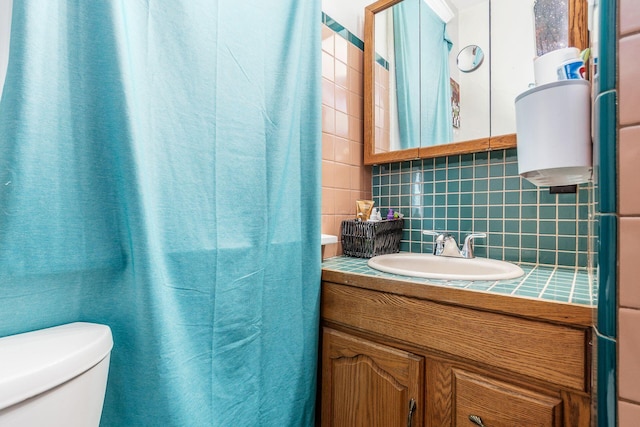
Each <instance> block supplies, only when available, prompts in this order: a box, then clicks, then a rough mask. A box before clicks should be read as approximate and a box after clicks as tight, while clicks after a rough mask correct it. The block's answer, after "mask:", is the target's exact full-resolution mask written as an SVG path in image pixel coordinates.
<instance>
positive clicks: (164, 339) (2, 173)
mask: <svg viewBox="0 0 640 427" xmlns="http://www.w3.org/2000/svg"><path fill="white" fill-rule="evenodd" d="M319 53H320V1H319V0H312V1H305V2H299V1H296V0H270V1H254V0H249V1H247V2H235V1H231V0H217V1H214V0H210V1H207V0H181V1H177V0H174V1H150V0H146V1H129V0H126V1H124V0H96V1H84V0H30V1H16V2H14V6H13V24H12V36H11V52H10V59H9V68H8V74H7V80H6V83H5V88H4V93H3V96H2V100H1V102H0V179H1V181H0V182H1V184H2V185H1V186H0V336H4V335H8V334H13V333H20V332H24V331H28V330H33V329H39V328H44V327H48V326H53V325H58V324H62V323H67V322H73V321H89V322H98V323H104V324H107V325H109V326H110V327H111V328H112V331H113V335H114V341H115V345H114V348H113V352H112V358H111V369H110V373H109V383H108V387H107V396H106V399H105V407H104V412H103V419H102V425H104V426H110V427H111V426H136V427H138V426H225V427H226V426H278V427H280V426H304V425H308V426H311V425H313V417H314V414H313V411H314V401H315V386H316V384H315V382H316V359H317V356H316V355H317V338H318V332H317V325H318V315H319V307H318V306H319V286H320V241H319V239H320V217H319V212H320V196H319V194H320V168H319V165H320V148H321V146H320V140H321V138H320V136H321V129H320V96H319V91H320V90H319V88H320V87H319V85H320V64H319Z"/></svg>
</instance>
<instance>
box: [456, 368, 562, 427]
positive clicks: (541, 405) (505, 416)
mask: <svg viewBox="0 0 640 427" xmlns="http://www.w3.org/2000/svg"><path fill="white" fill-rule="evenodd" d="M453 378H454V398H453V401H454V404H455V409H454V414H455V425H456V426H465V427H473V426H481V425H485V426H487V427H513V426H527V427H533V426H539V427H547V426H549V427H556V426H561V425H562V400H561V399H560V398H559V397H553V396H547V395H544V394H540V393H537V392H533V391H530V390H526V389H523V388H521V387H518V386H515V385H512V384H508V383H504V382H502V381H497V380H495V379H491V378H488V377H484V376H480V375H477V374H470V373H468V372H464V371H461V370H457V369H454V370H453Z"/></svg>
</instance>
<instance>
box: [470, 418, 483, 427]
mask: <svg viewBox="0 0 640 427" xmlns="http://www.w3.org/2000/svg"><path fill="white" fill-rule="evenodd" d="M469 421H471V422H472V423H474V424H476V425H478V426H480V427H486V426H485V425H484V424H483V423H482V418H480V417H479V416H477V415H469Z"/></svg>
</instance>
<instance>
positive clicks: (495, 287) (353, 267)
mask: <svg viewBox="0 0 640 427" xmlns="http://www.w3.org/2000/svg"><path fill="white" fill-rule="evenodd" d="M367 261H368V259H366V258H353V257H348V256H336V257H333V258H328V259H325V260H324V261H323V262H322V270H323V274H322V278H323V280H326V281H333V282H341V283H343V284H347V285H352V286H358V287H366V288H371V289H374V290H381V291H386V292H392V293H398V294H403V295H407V296H415V297H420V298H427V299H434V300H439V301H441V302H445V303H462V304H465V305H469V306H475V307H478V308H485V309H490V310H494V309H495V310H497V311H508V312H512V313H513V314H520V315H523V316H533V317H540V318H546V319H548V320H552V321H556V320H557V321H561V322H565V321H568V320H569V319H571V318H572V317H574V318H575V319H574V320H575V321H576V322H578V323H580V324H587V323H588V324H590V323H591V322H592V319H591V316H592V313H595V310H594V308H595V306H596V305H597V285H596V283H591V280H593V279H592V278H590V276H589V274H588V271H587V269H586V268H571V267H553V266H541V265H532V264H518V265H519V266H520V267H521V268H522V269H523V270H524V275H523V276H521V277H519V278H517V279H508V280H492V281H468V280H436V279H425V278H419V277H410V276H400V275H396V274H389V273H384V272H381V271H378V270H375V269H373V268H371V267H369V266H368V265H367ZM407 285H410V286H407ZM416 285H417V286H416ZM424 285H428V286H424ZM464 291H474V292H473V293H470V292H464ZM495 296H500V298H498V300H499V302H496V300H495ZM505 297H510V298H507V299H505ZM513 297H517V298H513ZM549 303H554V304H553V305H554V306H557V305H558V304H559V305H561V306H562V307H564V308H562V307H560V309H559V310H558V309H554V310H551V311H553V313H551V312H550V310H549V307H550V306H549ZM569 323H573V320H571V321H570V322H569Z"/></svg>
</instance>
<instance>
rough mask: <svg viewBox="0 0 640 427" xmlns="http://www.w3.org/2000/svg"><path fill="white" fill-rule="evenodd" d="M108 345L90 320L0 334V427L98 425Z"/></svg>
mask: <svg viewBox="0 0 640 427" xmlns="http://www.w3.org/2000/svg"><path fill="white" fill-rule="evenodd" d="M112 347H113V339H112V336H111V329H109V327H108V326H105V325H98V324H94V323H70V324H66V325H62V326H56V327H53V328H48V329H41V330H37V331H33V332H27V333H24V334H18V335H12V336H8V337H3V338H0V427H8V426H41V425H42V426H45V425H46V426H52V427H57V426H60V427H62V426H64V427H75V426H78V427H89V426H98V424H99V423H100V416H101V414H102V404H103V401H104V394H105V390H106V385H107V375H108V371H109V358H110V353H111V348H112Z"/></svg>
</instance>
